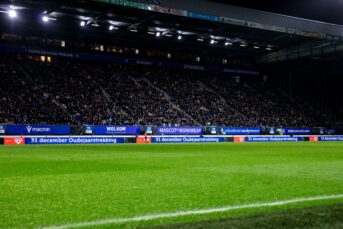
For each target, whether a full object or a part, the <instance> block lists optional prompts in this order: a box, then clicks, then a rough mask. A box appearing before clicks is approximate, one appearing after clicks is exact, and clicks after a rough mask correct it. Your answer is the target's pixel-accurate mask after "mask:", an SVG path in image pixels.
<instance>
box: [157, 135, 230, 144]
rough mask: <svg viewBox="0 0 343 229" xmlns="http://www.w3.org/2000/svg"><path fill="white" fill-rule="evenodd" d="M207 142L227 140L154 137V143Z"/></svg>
mask: <svg viewBox="0 0 343 229" xmlns="http://www.w3.org/2000/svg"><path fill="white" fill-rule="evenodd" d="M206 142H225V138H224V137H190V136H175V137H171V136H168V137H163V136H161V137H152V143H206Z"/></svg>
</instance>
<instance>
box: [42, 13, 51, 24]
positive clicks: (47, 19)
mask: <svg viewBox="0 0 343 229" xmlns="http://www.w3.org/2000/svg"><path fill="white" fill-rule="evenodd" d="M42 21H43V22H45V23H47V22H48V21H49V18H48V16H46V15H44V16H43V17H42Z"/></svg>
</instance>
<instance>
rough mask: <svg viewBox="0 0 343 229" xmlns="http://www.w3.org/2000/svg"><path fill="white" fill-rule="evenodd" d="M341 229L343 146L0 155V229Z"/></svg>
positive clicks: (67, 149) (23, 149)
mask: <svg viewBox="0 0 343 229" xmlns="http://www.w3.org/2000/svg"><path fill="white" fill-rule="evenodd" d="M312 226H313V228H323V227H326V228H343V143H246V144H233V143H223V144H162V145H158V144H156V145H134V144H132V145H131V144H128V145H77V146H66V145H64V146H62V145H50V146H43V145H42V146H28V145H27V146H13V147H9V146H1V147H0V228H49V229H52V228H60V229H62V228H137V227H138V228H141V227H154V228H164V227H166V228H230V227H232V228H253V227H255V228H256V227H257V228H294V227H298V228H303V227H312Z"/></svg>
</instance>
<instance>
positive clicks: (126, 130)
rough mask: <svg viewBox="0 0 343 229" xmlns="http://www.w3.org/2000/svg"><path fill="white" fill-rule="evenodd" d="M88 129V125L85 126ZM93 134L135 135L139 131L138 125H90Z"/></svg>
mask: <svg viewBox="0 0 343 229" xmlns="http://www.w3.org/2000/svg"><path fill="white" fill-rule="evenodd" d="M87 127H88V129H89V126H87ZM91 127H92V133H93V134H94V135H109V134H114V135H120V134H124V135H136V134H139V132H140V127H139V126H91Z"/></svg>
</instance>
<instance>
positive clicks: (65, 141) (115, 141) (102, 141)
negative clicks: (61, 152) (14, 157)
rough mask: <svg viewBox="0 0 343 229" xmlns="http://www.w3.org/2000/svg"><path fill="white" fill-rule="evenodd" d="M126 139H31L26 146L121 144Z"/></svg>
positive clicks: (26, 139) (26, 141)
mask: <svg viewBox="0 0 343 229" xmlns="http://www.w3.org/2000/svg"><path fill="white" fill-rule="evenodd" d="M124 142H125V138H115V137H30V138H25V143H26V144H37V145H39V144H59V145H60V144H120V143H124Z"/></svg>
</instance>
